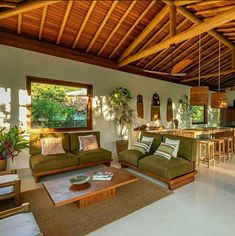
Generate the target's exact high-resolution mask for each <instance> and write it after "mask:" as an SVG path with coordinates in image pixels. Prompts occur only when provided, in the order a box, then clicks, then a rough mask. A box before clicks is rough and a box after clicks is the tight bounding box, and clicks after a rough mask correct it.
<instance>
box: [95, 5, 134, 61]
mask: <svg viewBox="0 0 235 236" xmlns="http://www.w3.org/2000/svg"><path fill="white" fill-rule="evenodd" d="M136 3H137V1H132V2H131V4H130V6H129V7H128V8H127V10H126V12H125V13H124V14H123V15H122V17H121V19H120V20H119V21H118V23H117V24H116V26H115V27H114V29H113V30H112V32H111V34H110V35H109V36H108V38H107V39H106V40H105V42H104V44H103V45H102V47H101V48H100V50H99V52H98V54H97V55H98V56H99V55H100V54H101V53H102V52H103V50H104V49H105V47H106V46H107V44H108V43H109V41H110V40H111V39H112V37H113V35H114V34H115V33H116V32H117V30H118V29H119V27H120V26H121V24H122V22H123V21H124V20H125V19H126V17H127V16H128V14H129V13H130V12H131V10H132V8H133V7H134V6H135V4H136Z"/></svg>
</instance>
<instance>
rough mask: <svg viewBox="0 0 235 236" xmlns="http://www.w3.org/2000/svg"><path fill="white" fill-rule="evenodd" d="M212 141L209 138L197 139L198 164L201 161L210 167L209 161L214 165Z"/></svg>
mask: <svg viewBox="0 0 235 236" xmlns="http://www.w3.org/2000/svg"><path fill="white" fill-rule="evenodd" d="M214 150H215V146H214V142H213V141H210V140H200V141H199V157H198V166H199V165H200V162H201V161H202V162H203V163H204V162H207V167H208V168H209V167H210V162H212V165H213V166H214V165H215V158H214Z"/></svg>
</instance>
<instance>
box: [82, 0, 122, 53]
mask: <svg viewBox="0 0 235 236" xmlns="http://www.w3.org/2000/svg"><path fill="white" fill-rule="evenodd" d="M117 4H118V1H113V3H112V5H111V7H110V8H109V10H108V12H107V14H106V15H105V17H104V19H103V21H102V23H101V25H100V26H99V28H98V30H97V31H96V33H95V35H94V37H93V38H92V40H91V42H90V44H89V45H88V47H87V49H86V52H89V51H90V50H91V48H92V46H93V44H94V43H95V41H96V39H97V38H98V36H99V34H100V32H101V31H102V29H103V28H104V26H105V24H106V22H107V21H108V19H109V17H110V16H111V14H112V12H113V11H114V9H115V7H116V6H117Z"/></svg>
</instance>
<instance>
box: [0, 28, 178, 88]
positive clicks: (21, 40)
mask: <svg viewBox="0 0 235 236" xmlns="http://www.w3.org/2000/svg"><path fill="white" fill-rule="evenodd" d="M0 44H3V45H7V46H11V47H17V48H22V49H25V50H30V51H34V52H39V53H44V54H47V55H51V56H55V57H60V58H65V59H69V60H73V61H78V62H83V63H87V64H92V65H96V66H101V67H105V68H109V69H113V70H118V71H123V72H127V73H131V74H137V75H141V76H146V77H150V78H153V79H158V80H163V81H168V82H173V83H177V84H178V83H179V81H176V80H175V78H170V77H168V76H167V77H164V76H159V75H153V74H151V75H150V74H149V73H146V72H144V71H143V70H142V69H140V68H138V67H135V66H126V67H125V68H119V67H118V66H117V63H116V61H112V60H108V59H105V58H101V57H97V56H93V55H89V54H87V53H82V52H78V51H77V50H72V49H69V48H63V47H60V46H58V45H55V44H49V43H45V42H42V41H38V40H32V39H28V38H25V37H22V36H17V35H13V34H9V33H5V32H0Z"/></svg>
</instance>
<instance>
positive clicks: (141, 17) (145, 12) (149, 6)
mask: <svg viewBox="0 0 235 236" xmlns="http://www.w3.org/2000/svg"><path fill="white" fill-rule="evenodd" d="M154 4H155V2H154V1H151V2H150V4H149V5H148V6H147V7H146V8H145V10H144V11H143V12H142V13H141V15H140V16H139V17H138V19H137V20H136V21H135V23H134V24H133V25H132V26H131V28H130V29H129V30H128V31H127V33H126V34H125V35H124V37H123V38H122V39H121V41H120V42H119V43H118V45H117V46H116V47H115V48H114V50H113V51H112V53H110V55H109V58H112V56H113V55H114V54H115V53H116V51H117V50H118V49H119V47H120V46H121V45H122V44H123V42H124V41H125V40H126V39H127V37H128V36H129V35H130V34H131V32H132V31H133V30H134V28H135V27H136V26H137V25H138V24H139V22H140V21H141V20H142V19H143V17H144V16H145V15H146V14H147V13H148V11H149V10H150V9H151V8H152V7H153V5H154Z"/></svg>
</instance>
